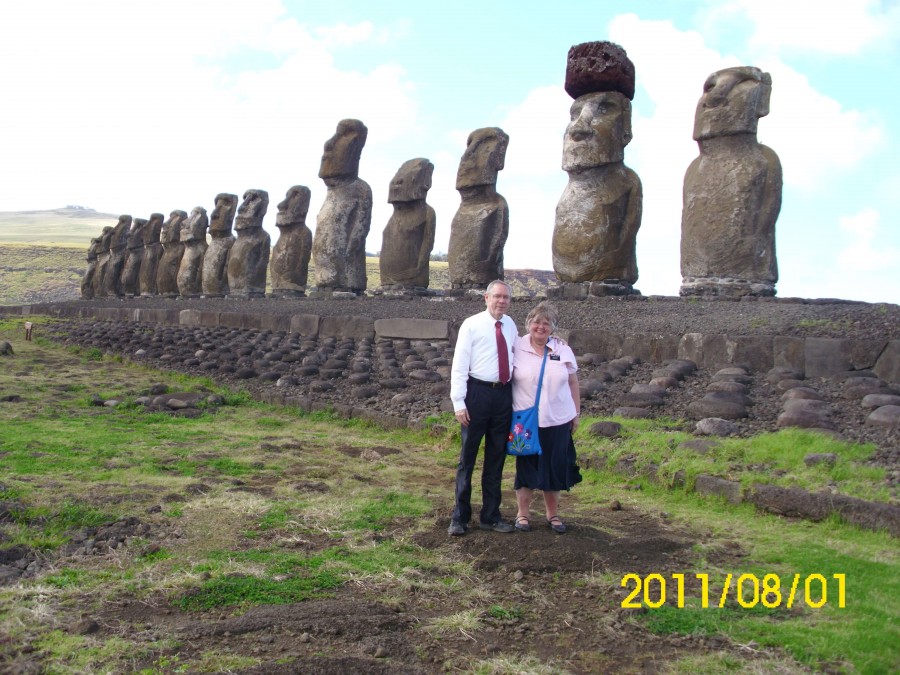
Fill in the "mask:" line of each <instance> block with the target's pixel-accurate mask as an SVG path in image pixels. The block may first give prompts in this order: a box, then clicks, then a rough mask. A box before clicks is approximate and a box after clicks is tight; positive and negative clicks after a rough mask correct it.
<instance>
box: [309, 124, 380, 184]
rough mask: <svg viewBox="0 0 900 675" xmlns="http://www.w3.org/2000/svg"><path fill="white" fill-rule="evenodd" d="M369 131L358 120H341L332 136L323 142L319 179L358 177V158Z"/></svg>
mask: <svg viewBox="0 0 900 675" xmlns="http://www.w3.org/2000/svg"><path fill="white" fill-rule="evenodd" d="M368 135H369V130H368V129H367V128H366V125H365V124H363V123H362V122H360V121H359V120H341V121H340V122H338V125H337V131H336V132H335V134H334V136H332V137H331V138H329V139H328V140H327V141H325V149H324V151H323V153H322V163H321V165H320V166H319V178H322V179H325V178H341V177H351V178H356V177H358V176H359V158H360V155H362V149H363V146H364V145H365V144H366V138H367V137H368Z"/></svg>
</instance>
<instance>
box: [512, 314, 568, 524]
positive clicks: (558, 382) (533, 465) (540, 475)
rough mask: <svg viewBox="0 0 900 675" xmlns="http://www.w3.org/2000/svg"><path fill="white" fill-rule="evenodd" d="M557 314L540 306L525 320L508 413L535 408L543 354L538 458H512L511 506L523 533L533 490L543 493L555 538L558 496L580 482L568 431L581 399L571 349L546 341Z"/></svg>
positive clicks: (528, 521)
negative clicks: (514, 504)
mask: <svg viewBox="0 0 900 675" xmlns="http://www.w3.org/2000/svg"><path fill="white" fill-rule="evenodd" d="M557 321H558V314H557V312H556V309H555V308H554V307H553V305H551V304H549V303H546V302H542V303H540V304H538V305H537V307H535V308H534V309H532V310H531V312H529V314H528V318H527V319H526V320H525V326H526V329H527V331H528V333H527V334H526V335H524V336H522V337H520V338H518V339H517V340H516V342H515V344H514V346H513V353H514V354H515V358H514V364H515V365H514V370H513V378H512V384H513V410H524V409H525V408H530V407H532V406H533V405H534V397H535V394H536V392H537V385H538V377H539V375H540V372H541V362H542V360H543V358H544V350H545V348H546V349H547V364H546V366H545V369H544V378H543V386H542V389H541V398H540V401H539V402H538V410H539V416H538V417H539V419H538V426H539V430H538V436H539V438H540V441H541V450H542V454H540V455H529V456H525V457H516V482H515V488H516V501H517V502H518V506H519V511H518V514H517V515H516V523H515V527H516V529H517V530H520V531H522V532H528V531H529V530H530V529H531V516H530V514H529V508H530V506H531V499H532V496H533V494H534V491H535V490H542V491H543V493H544V506H545V508H546V518H547V522H548V523H549V525H550V527H552V528H553V530H554V531H555V532H557V533H558V534H562V533H563V532H565V531H566V526H565V523H563V521H562V519H561V518H560V517H559V513H558V507H559V493H560V491H561V490H568V489H569V488H571V487H572V486H573V485H575V484H576V483H579V482H580V481H581V474H580V473H579V471H578V466H577V464H576V463H575V459H576V458H575V444H574V443H573V442H572V432H573V431H575V429H576V428H577V427H578V415H579V411H580V409H581V398H580V397H579V393H578V376H577V375H576V374H575V373H576V371H577V370H578V366H577V365H576V363H575V354H574V353H572V349H571V348H570V347H569V346H568V345H566V344H563V343H562V342H561V341H560V340H559V339H557V338H555V337H551V336H552V335H553V332H554V331H555V330H556V324H557Z"/></svg>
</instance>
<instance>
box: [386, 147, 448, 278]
mask: <svg viewBox="0 0 900 675" xmlns="http://www.w3.org/2000/svg"><path fill="white" fill-rule="evenodd" d="M433 172H434V165H433V164H432V163H431V162H429V161H428V160H427V159H411V160H409V161H408V162H404V163H403V165H402V166H401V167H400V169H399V170H398V171H397V174H396V175H395V176H394V178H393V180H391V185H390V190H389V192H388V202H390V203H391V204H393V206H394V212H393V214H391V218H390V220H388V223H387V226H386V227H385V228H384V233H383V234H382V243H381V258H380V260H379V267H380V272H381V285H382V286H383V287H384V288H387V287H389V286H395V287H399V288H400V289H403V288H428V281H429V261H430V259H431V250H432V248H433V247H434V230H435V222H436V218H435V213H434V209H433V208H431V207H430V206H429V205H428V204H426V203H425V197H426V195H427V194H428V190H429V189H430V188H431V176H432V174H433Z"/></svg>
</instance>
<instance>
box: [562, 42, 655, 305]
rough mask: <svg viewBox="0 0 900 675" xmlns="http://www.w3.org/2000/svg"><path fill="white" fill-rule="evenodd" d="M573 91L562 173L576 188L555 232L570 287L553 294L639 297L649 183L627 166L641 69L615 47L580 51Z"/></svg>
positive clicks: (571, 73) (565, 200) (573, 62)
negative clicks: (639, 244)
mask: <svg viewBox="0 0 900 675" xmlns="http://www.w3.org/2000/svg"><path fill="white" fill-rule="evenodd" d="M565 87H566V92H567V93H568V94H569V95H570V96H571V97H572V98H574V99H575V101H574V102H573V103H572V107H571V108H570V110H569V113H570V121H569V125H568V126H567V127H566V133H565V136H564V138H563V154H562V168H563V170H564V171H565V172H566V173H568V174H569V182H568V184H567V185H566V188H565V190H563V193H562V196H561V197H560V199H559V202H558V203H557V205H556V224H555V226H554V228H553V244H552V253H553V269H554V271H555V272H556V277H557V278H558V279H559V281H560V282H562V286H560V287H558V288H557V289H554V291H556V293H553V294H551V295H557V294H558V295H560V296H562V297H584V296H585V295H588V294H590V295H631V294H639V291H637V290H635V289H634V283H635V282H636V281H637V278H638V268H637V256H636V254H635V242H636V239H637V233H638V229H639V228H640V226H641V211H642V201H643V200H642V191H641V180H640V178H638V175H637V174H636V173H635V172H634V171H632V170H631V169H629V168H628V167H627V166H625V163H624V159H625V146H626V145H628V143H629V141H631V99H632V98H634V64H632V63H631V60H630V59H629V58H628V55H627V54H626V53H625V50H624V49H622V48H621V47H619V46H618V45H616V44H613V43H611V42H585V43H583V44H579V45H575V46H573V47H572V48H570V49H569V55H568V60H567V63H566V85H565ZM567 286H568V288H567Z"/></svg>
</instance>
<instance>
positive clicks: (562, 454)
mask: <svg viewBox="0 0 900 675" xmlns="http://www.w3.org/2000/svg"><path fill="white" fill-rule="evenodd" d="M538 437H539V438H540V439H541V453H542V454H540V455H527V456H525V457H516V482H515V485H514V487H515V488H516V489H517V490H518V489H519V488H523V487H524V488H530V489H532V490H546V491H548V492H556V491H559V490H568V489H569V488H571V487H572V486H573V485H575V484H576V483H580V482H581V471H580V470H579V468H578V459H577V457H576V455H575V443H574V442H573V441H572V425H571V424H570V423H569V422H566V423H565V424H560V425H559V426H555V427H541V428H540V429H538Z"/></svg>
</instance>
